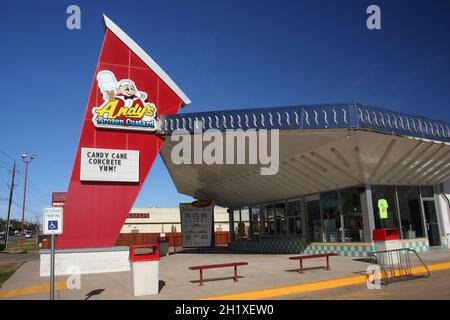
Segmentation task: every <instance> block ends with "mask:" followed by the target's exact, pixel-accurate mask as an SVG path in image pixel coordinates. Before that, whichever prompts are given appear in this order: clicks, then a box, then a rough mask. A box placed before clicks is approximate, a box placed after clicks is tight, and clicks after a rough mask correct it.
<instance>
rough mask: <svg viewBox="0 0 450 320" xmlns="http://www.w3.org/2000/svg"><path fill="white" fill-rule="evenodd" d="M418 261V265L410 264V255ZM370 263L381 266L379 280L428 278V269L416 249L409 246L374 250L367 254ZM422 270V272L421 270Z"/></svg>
mask: <svg viewBox="0 0 450 320" xmlns="http://www.w3.org/2000/svg"><path fill="white" fill-rule="evenodd" d="M410 253H414V256H415V257H416V258H417V261H418V262H419V267H412V266H411V255H410ZM369 256H370V259H371V263H372V265H379V266H380V268H381V282H382V283H383V284H389V283H390V282H392V281H401V280H410V279H416V278H428V277H429V276H430V270H429V269H428V266H427V265H426V264H425V263H424V262H423V260H422V258H420V256H419V255H418V254H417V252H416V250H414V249H410V248H402V249H394V250H384V251H375V252H371V253H370V254H369ZM423 270H424V272H422V271H423Z"/></svg>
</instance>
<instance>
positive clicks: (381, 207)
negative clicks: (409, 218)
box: [372, 186, 400, 231]
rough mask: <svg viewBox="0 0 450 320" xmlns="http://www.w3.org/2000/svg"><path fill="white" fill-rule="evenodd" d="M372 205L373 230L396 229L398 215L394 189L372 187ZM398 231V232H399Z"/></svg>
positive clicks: (389, 187)
mask: <svg viewBox="0 0 450 320" xmlns="http://www.w3.org/2000/svg"><path fill="white" fill-rule="evenodd" d="M372 204H373V214H374V216H375V217H374V218H375V219H374V220H375V228H377V229H381V228H397V229H398V213H397V204H396V202H395V187H393V186H372ZM399 231H400V230H399Z"/></svg>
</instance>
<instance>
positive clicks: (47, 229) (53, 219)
mask: <svg viewBox="0 0 450 320" xmlns="http://www.w3.org/2000/svg"><path fill="white" fill-rule="evenodd" d="M62 233H63V208H62V207H48V208H44V235H52V234H54V235H56V234H62Z"/></svg>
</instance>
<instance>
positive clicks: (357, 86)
mask: <svg viewBox="0 0 450 320" xmlns="http://www.w3.org/2000/svg"><path fill="white" fill-rule="evenodd" d="M70 4H77V5H79V6H80V8H81V30H75V31H71V30H68V29H67V28H66V18H67V14H66V8H67V6H68V5H70ZM370 4H378V5H379V6H380V7H381V14H382V30H378V31H369V30H368V29H367V28H366V19H367V16H368V15H367V14H366V13H365V12H366V8H367V6H368V5H370ZM0 10H1V11H0V30H1V31H0V32H1V44H0V61H1V79H0V84H1V88H2V93H1V96H2V104H1V112H2V123H1V125H0V135H1V140H0V150H1V151H0V217H5V216H6V198H7V197H8V188H7V186H6V183H7V180H8V179H9V173H8V170H7V168H8V167H9V166H10V164H11V160H12V159H11V158H14V159H16V160H17V161H18V162H19V165H20V167H19V171H20V175H19V176H18V184H19V185H18V187H17V189H16V191H15V196H14V202H15V205H14V206H13V217H14V218H19V217H20V215H21V210H20V205H21V203H22V189H23V173H24V170H23V164H22V163H21V162H22V161H21V159H20V154H21V153H22V152H24V151H26V152H29V153H36V154H37V155H38V157H37V159H36V160H35V161H34V162H33V163H32V164H31V167H30V175H29V177H30V180H31V187H30V190H31V191H30V192H29V193H28V201H27V204H28V208H29V209H30V210H28V211H27V214H26V215H27V218H29V219H30V220H34V219H35V216H36V215H42V213H41V212H42V207H43V206H45V205H48V204H49V201H50V194H51V192H52V191H65V190H66V189H67V186H68V182H69V178H70V174H71V170H72V165H73V158H74V154H75V150H76V147H77V144H78V139H79V133H80V129H81V125H82V119H83V115H84V112H85V108H86V102H87V99H88V95H89V89H90V86H91V83H92V79H93V72H94V69H95V66H96V63H97V59H98V55H99V51H100V47H101V44H102V40H103V36H104V28H103V24H102V14H103V13H105V14H107V15H108V16H109V17H110V18H111V19H112V20H113V21H114V22H116V23H117V24H118V25H119V26H120V27H121V28H122V29H123V30H124V31H125V32H127V33H128V34H129V35H130V36H131V37H132V38H133V39H134V40H135V41H136V42H137V43H139V44H140V45H141V46H142V48H144V50H146V51H147V52H148V53H149V54H150V55H151V56H152V57H153V58H154V59H155V60H156V61H157V62H158V63H159V64H160V66H161V67H162V68H163V69H164V70H165V71H166V72H167V73H168V74H169V75H170V76H171V77H172V78H173V79H174V81H175V82H176V83H177V84H178V85H179V86H180V87H181V88H182V90H183V91H184V92H185V93H186V94H187V95H188V97H189V98H190V99H191V100H192V104H191V105H190V106H189V107H188V108H186V109H184V110H183V112H195V111H205V110H220V109H232V108H241V107H262V106H282V105H295V104H311V103H329V102H352V101H358V102H361V103H364V104H368V105H375V106H380V107H385V108H388V109H391V110H395V111H399V112H406V113H412V114H418V115H423V116H426V117H429V118H432V119H439V120H443V121H447V122H450V112H449V106H450V41H449V35H450V1H445V0H444V1H398V0H396V1H292V2H289V1H266V0H265V1H261V0H260V1H246V0H243V1H231V0H228V1H214V0H183V1H131V0H127V1H74V2H67V1H3V2H2V4H1V9H0ZM150 175H151V180H150V181H157V184H154V185H151V184H147V185H145V187H144V188H143V190H142V193H141V194H140V196H139V198H138V200H137V203H136V204H135V205H136V206H159V207H176V206H178V203H179V202H182V201H186V200H188V201H189V200H190V198H189V197H186V196H183V195H179V194H178V193H177V192H176V189H175V186H174V184H173V182H172V180H171V179H170V176H169V175H168V172H167V170H166V168H165V167H164V165H163V163H162V161H161V159H158V160H157V162H156V164H155V166H154V167H153V169H152V171H151V173H150Z"/></svg>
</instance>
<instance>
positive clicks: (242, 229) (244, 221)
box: [239, 207, 250, 240]
mask: <svg viewBox="0 0 450 320" xmlns="http://www.w3.org/2000/svg"><path fill="white" fill-rule="evenodd" d="M239 234H240V238H241V239H242V240H248V239H250V210H249V209H248V208H247V207H245V208H242V209H241V223H240V225H239Z"/></svg>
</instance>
